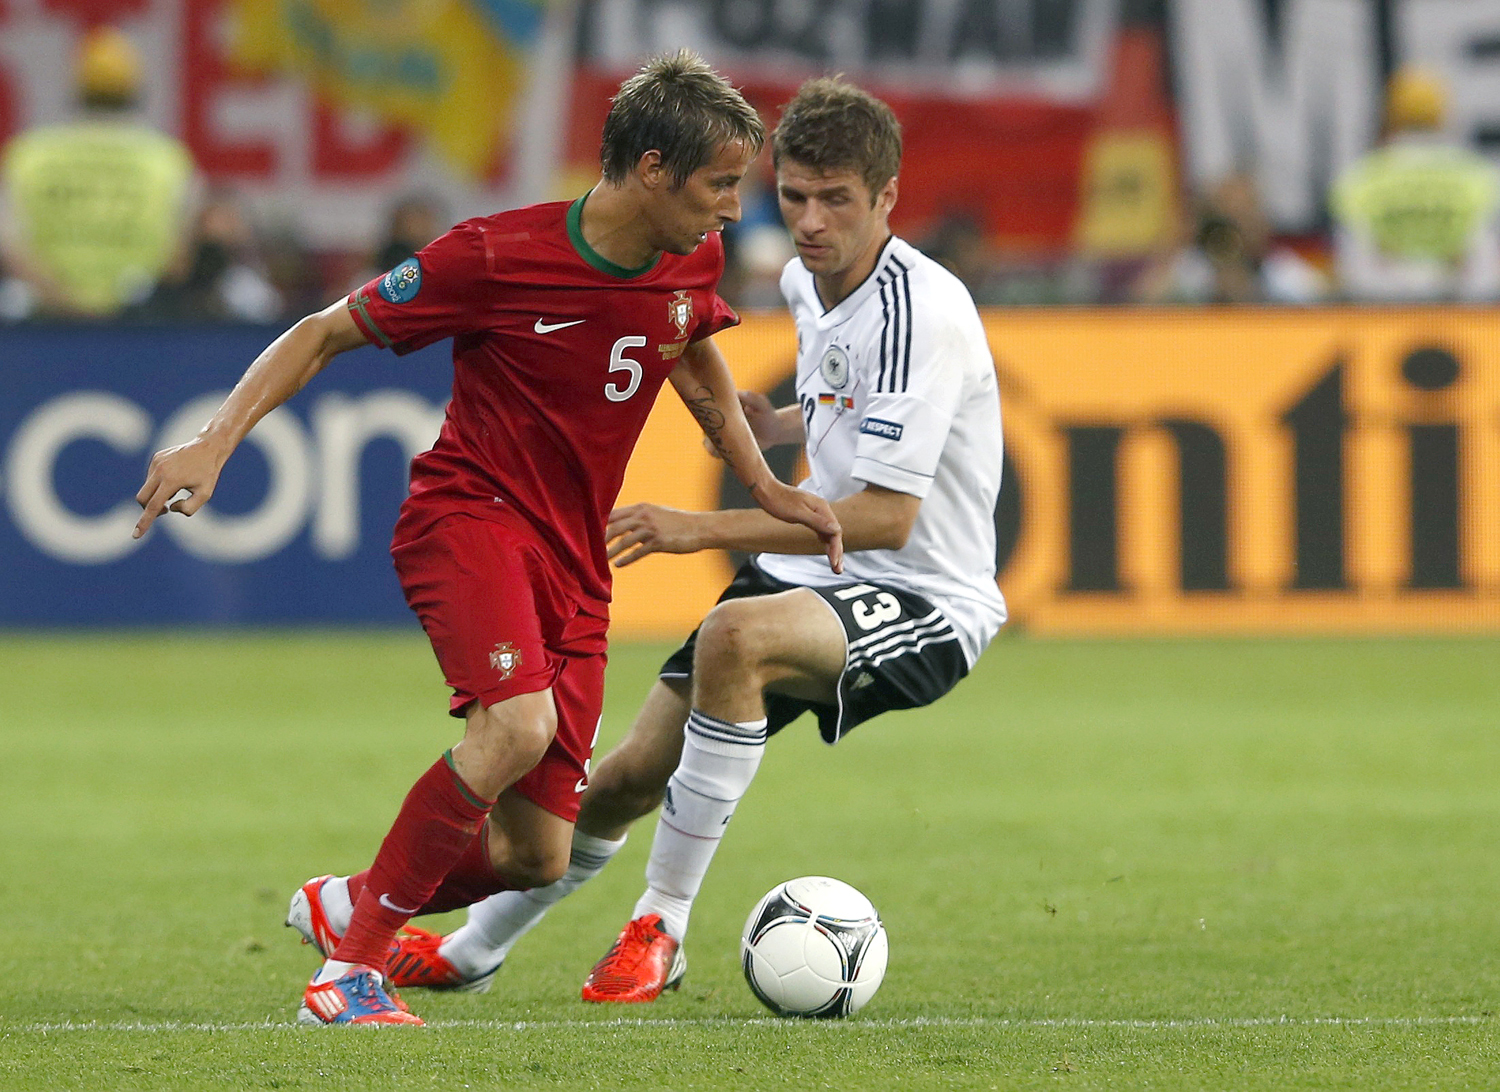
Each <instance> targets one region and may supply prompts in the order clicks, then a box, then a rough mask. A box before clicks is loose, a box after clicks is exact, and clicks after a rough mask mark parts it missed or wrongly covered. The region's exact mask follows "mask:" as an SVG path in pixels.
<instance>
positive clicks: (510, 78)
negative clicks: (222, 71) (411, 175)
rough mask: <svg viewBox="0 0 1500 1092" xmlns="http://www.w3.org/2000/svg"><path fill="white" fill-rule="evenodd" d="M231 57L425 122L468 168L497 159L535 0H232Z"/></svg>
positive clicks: (534, 20) (343, 101) (455, 162)
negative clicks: (297, 76)
mask: <svg viewBox="0 0 1500 1092" xmlns="http://www.w3.org/2000/svg"><path fill="white" fill-rule="evenodd" d="M231 10H232V11H233V14H234V23H233V26H234V30H233V36H232V45H231V56H232V57H233V59H234V60H235V62H236V63H237V64H239V65H241V66H243V67H245V68H247V69H249V70H251V71H257V72H274V73H287V72H292V73H298V74H301V75H303V76H306V77H308V78H309V79H310V80H311V81H312V82H313V84H314V85H315V86H316V87H317V88H318V90H319V91H320V92H322V93H323V94H324V95H326V96H327V97H328V98H329V99H331V100H332V101H334V102H337V103H339V104H340V105H343V106H346V107H355V108H364V109H368V110H371V111H373V112H374V113H376V114H378V115H379V116H380V117H382V118H383V119H385V120H387V121H393V122H399V123H404V124H406V125H410V126H411V127H413V128H414V129H416V130H417V131H419V132H422V133H425V134H426V135H427V137H428V139H429V140H430V141H431V143H432V145H433V147H434V148H435V149H436V150H437V151H438V153H439V154H440V155H441V156H442V157H443V158H444V159H445V160H446V161H447V162H449V163H450V164H451V165H452V166H454V167H455V168H457V169H458V170H459V171H461V172H462V173H463V174H465V175H467V176H468V177H470V178H478V177H481V176H482V175H483V174H484V173H485V172H486V170H487V169H488V168H489V167H490V165H491V164H492V163H493V162H494V159H495V155H496V151H497V149H498V147H499V143H500V138H501V136H502V134H503V133H504V132H505V131H506V129H507V127H508V124H509V120H510V115H511V111H512V107H513V105H514V104H515V102H516V101H517V99H518V97H519V93H520V91H521V89H522V87H523V85H524V82H525V76H526V50H527V49H528V47H529V46H530V45H531V43H532V41H533V40H534V39H535V37H536V35H537V34H538V32H539V26H540V21H541V15H542V5H541V3H540V2H537V0H383V2H379V3H376V2H373V0H234V3H233V7H232V9H231Z"/></svg>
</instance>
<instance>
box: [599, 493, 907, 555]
mask: <svg viewBox="0 0 1500 1092" xmlns="http://www.w3.org/2000/svg"><path fill="white" fill-rule="evenodd" d="M921 505H922V498H920V497H913V496H911V495H910V494H907V493H898V492H896V491H895V490H893V489H886V488H884V487H882V486H879V485H867V486H865V487H864V489H862V490H860V491H859V492H858V493H854V494H852V495H850V496H847V497H844V498H843V499H842V500H838V501H835V502H834V503H833V504H832V505H831V507H832V509H833V514H834V515H835V516H837V517H838V521H839V526H840V527H842V528H843V531H844V546H845V548H846V549H850V550H899V549H901V547H903V546H905V545H906V539H907V537H908V536H909V535H910V534H911V528H912V524H914V523H915V522H916V520H917V510H918V509H919V508H920V507H921ZM608 540H609V556H610V557H611V558H613V559H615V564H616V565H617V566H624V565H629V564H630V563H631V562H633V561H639V560H640V559H641V558H643V557H645V556H646V555H647V554H691V553H696V552H697V551H699V550H713V549H720V550H739V551H741V552H743V553H772V554H820V553H822V552H823V543H822V541H821V540H820V539H819V538H818V536H816V535H814V534H813V533H812V532H811V531H809V530H808V529H807V528H806V527H799V526H796V525H795V524H791V523H783V522H781V521H780V520H776V519H772V518H771V517H770V516H768V515H766V513H764V512H762V511H759V510H758V509H755V508H729V509H725V510H724V511H721V512H684V511H682V510H681V509H678V508H663V507H662V506H661V505H657V504H630V505H626V506H625V507H623V508H616V509H615V510H614V511H613V512H611V513H610V514H609V528H608Z"/></svg>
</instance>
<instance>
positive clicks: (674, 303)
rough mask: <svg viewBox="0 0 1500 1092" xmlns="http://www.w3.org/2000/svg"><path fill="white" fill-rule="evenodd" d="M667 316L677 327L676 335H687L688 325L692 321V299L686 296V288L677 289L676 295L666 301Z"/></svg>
mask: <svg viewBox="0 0 1500 1092" xmlns="http://www.w3.org/2000/svg"><path fill="white" fill-rule="evenodd" d="M667 318H669V319H671V321H672V325H673V326H675V327H677V336H678V337H687V336H688V326H689V325H690V324H691V323H692V321H693V301H692V300H691V299H689V298H688V294H687V289H686V288H679V289H677V295H675V296H673V297H672V298H671V299H669V300H668V301H667Z"/></svg>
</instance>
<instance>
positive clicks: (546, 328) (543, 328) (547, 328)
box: [532, 319, 588, 334]
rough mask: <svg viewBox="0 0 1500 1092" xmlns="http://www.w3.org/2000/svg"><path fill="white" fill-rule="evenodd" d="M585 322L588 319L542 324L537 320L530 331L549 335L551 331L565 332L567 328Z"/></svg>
mask: <svg viewBox="0 0 1500 1092" xmlns="http://www.w3.org/2000/svg"><path fill="white" fill-rule="evenodd" d="M587 321H588V319H574V320H573V321H572V322H543V321H542V320H541V319H537V320H536V325H535V326H533V327H532V329H533V330H535V331H536V332H537V333H539V334H550V333H551V332H552V331H553V330H566V329H567V328H568V327H569V326H577V325H579V324H580V323H584V322H587Z"/></svg>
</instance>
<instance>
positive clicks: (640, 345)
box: [604, 334, 646, 402]
mask: <svg viewBox="0 0 1500 1092" xmlns="http://www.w3.org/2000/svg"><path fill="white" fill-rule="evenodd" d="M645 347H646V339H645V338H644V337H642V336H641V335H640V334H627V335H626V336H624V337H622V338H621V339H620V340H619V341H617V342H615V345H614V348H613V349H611V350H610V351H609V370H610V372H611V373H614V372H629V373H630V381H629V382H628V383H626V384H625V385H624V386H623V387H622V386H620V383H619V381H618V380H614V381H612V382H609V383H606V384H604V397H605V398H608V399H609V400H610V401H611V402H623V401H625V400H626V399H627V398H629V397H630V396H631V395H632V394H634V393H635V392H636V391H638V390H640V389H641V364H640V361H638V360H631V359H630V357H628V356H626V355H625V350H626V349H644V348H645Z"/></svg>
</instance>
